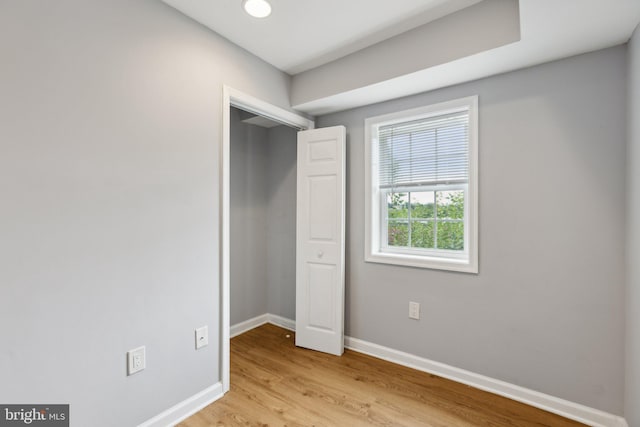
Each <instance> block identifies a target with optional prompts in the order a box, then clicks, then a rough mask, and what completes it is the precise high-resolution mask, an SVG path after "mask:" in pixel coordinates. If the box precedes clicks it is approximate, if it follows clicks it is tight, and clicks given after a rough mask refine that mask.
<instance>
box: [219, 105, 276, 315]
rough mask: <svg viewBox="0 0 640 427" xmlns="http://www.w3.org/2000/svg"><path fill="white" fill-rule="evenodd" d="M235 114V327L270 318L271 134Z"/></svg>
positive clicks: (232, 196) (232, 213)
mask: <svg viewBox="0 0 640 427" xmlns="http://www.w3.org/2000/svg"><path fill="white" fill-rule="evenodd" d="M241 114H242V112H241V111H239V110H237V109H235V108H232V109H231V141H230V145H231V147H230V152H231V156H230V164H231V168H230V174H231V175H230V185H231V193H230V207H229V209H230V231H229V232H230V236H231V239H230V241H229V242H230V250H231V256H230V293H231V295H230V299H231V313H230V317H231V319H230V320H231V324H232V325H235V324H236V323H240V322H242V321H245V320H247V319H251V318H253V317H256V316H259V315H261V314H264V313H266V312H267V295H268V292H267V287H268V284H267V282H266V269H267V231H266V230H267V224H268V221H267V203H268V202H267V201H268V198H267V188H268V185H267V184H268V182H267V180H266V179H265V177H266V173H267V163H268V158H267V148H268V147H267V142H268V140H267V129H265V128H262V127H259V126H252V125H248V124H246V123H242V121H241V118H242V115H241Z"/></svg>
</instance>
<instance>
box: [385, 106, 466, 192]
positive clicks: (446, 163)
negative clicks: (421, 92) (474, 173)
mask: <svg viewBox="0 0 640 427" xmlns="http://www.w3.org/2000/svg"><path fill="white" fill-rule="evenodd" d="M468 146H469V112H468V111H466V110H465V111H460V112H455V113H450V114H445V115H440V116H435V117H428V118H424V119H418V120H412V121H408V122H401V123H393V124H389V125H384V126H380V127H379V128H378V149H379V158H378V160H379V168H378V171H379V176H378V180H379V181H378V183H379V186H380V188H396V187H412V186H423V185H437V184H460V183H467V182H468V181H469V155H468V152H469V150H468Z"/></svg>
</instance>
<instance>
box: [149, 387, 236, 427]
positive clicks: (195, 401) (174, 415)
mask: <svg viewBox="0 0 640 427" xmlns="http://www.w3.org/2000/svg"><path fill="white" fill-rule="evenodd" d="M223 395H224V393H223V392H222V383H220V382H218V383H215V384H214V385H212V386H211V387H208V388H206V389H204V390H202V391H201V392H198V393H196V394H194V395H193V396H191V397H189V398H187V399H185V400H183V401H182V402H180V403H178V404H176V405H174V406H172V407H171V408H169V409H167V410H166V411H163V412H162V413H160V414H158V415H156V416H155V417H153V418H150V419H148V420H147V421H145V422H143V423H142V424H139V425H138V427H167V426H175V425H176V424H178V423H179V422H181V421H183V420H185V419H187V418H189V417H190V416H191V415H193V414H195V413H196V412H198V411H200V410H202V409H203V408H204V407H205V406H208V405H210V404H211V403H213V402H215V401H216V400H218V399H220V398H221V397H222V396H223Z"/></svg>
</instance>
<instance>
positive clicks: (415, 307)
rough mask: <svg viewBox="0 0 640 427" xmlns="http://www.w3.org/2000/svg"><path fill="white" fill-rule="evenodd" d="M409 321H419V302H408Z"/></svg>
mask: <svg viewBox="0 0 640 427" xmlns="http://www.w3.org/2000/svg"><path fill="white" fill-rule="evenodd" d="M409 319H416V320H419V319H420V303H419V302H413V301H410V302H409Z"/></svg>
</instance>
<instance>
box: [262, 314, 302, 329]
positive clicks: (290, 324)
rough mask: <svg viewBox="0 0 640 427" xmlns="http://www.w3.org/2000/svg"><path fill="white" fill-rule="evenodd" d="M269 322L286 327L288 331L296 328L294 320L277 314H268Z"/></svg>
mask: <svg viewBox="0 0 640 427" xmlns="http://www.w3.org/2000/svg"><path fill="white" fill-rule="evenodd" d="M268 316H269V320H268V322H269V323H272V324H274V325H276V326H280V327H281V328H285V329H288V330H290V331H295V330H296V321H295V320H291V319H287V318H286V317H282V316H278V315H277V314H268Z"/></svg>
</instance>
